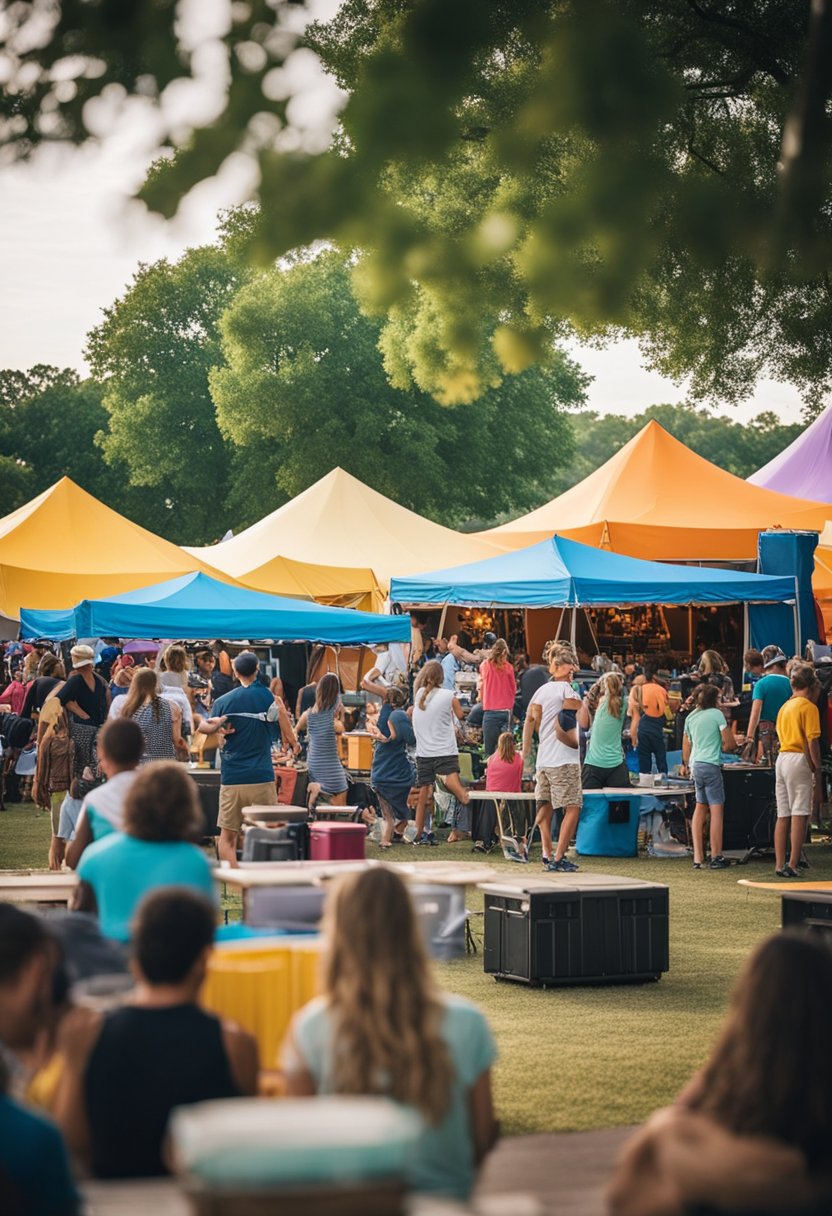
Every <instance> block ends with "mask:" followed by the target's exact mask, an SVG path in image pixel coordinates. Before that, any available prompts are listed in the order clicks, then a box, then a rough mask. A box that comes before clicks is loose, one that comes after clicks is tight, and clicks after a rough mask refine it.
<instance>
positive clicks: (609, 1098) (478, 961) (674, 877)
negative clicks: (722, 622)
mask: <svg viewBox="0 0 832 1216" xmlns="http://www.w3.org/2000/svg"><path fill="white" fill-rule="evenodd" d="M48 845H49V816H48V815H47V814H46V813H45V812H42V811H37V810H35V809H34V808H32V807H31V806H26V807H15V808H12V809H11V810H9V811H7V812H6V813H5V814H0V868H2V869H35V868H40V867H44V866H45V864H46V855H47V850H48ZM368 854H369V855H370V856H372V857H381V856H382V853H381V850H379V849H378V848H377V847H376V846H375V845H373V844H370V845H368ZM414 855H416V856H418V857H419V858H422V857H424V859H426V860H427V859H430V860H440V859H442V860H445V859H449V858H454V859H456V860H458V861H467V860H487V861H488V862H489V863H490V864H493V865H494V866H495V868H497V869H503V868H505V869H507V870H511V871H512V872H516V870H517V869H518V867H517V866H512V865H511V864H510V863H508V862H505V861H503V859H502V857H497V856H495V855H493V854H492V856H491V857H489V858H482V857H481V856H480V855H479V854H474V855H472V854H471V853H470V851H469V849H468V846H467V845H465V844H459V845H442V846H440V847H438V848H434V849H429V850H428V849H418V850H417V849H413V848H411V847H409V846H404V845H403V846H402V847H401V848H400V849H399V848H396V849H395V850H393V852H392V859H393V860H394V861H396V860H398V859H399V858H401V859H402V860H411V859H412V858H413V856H414ZM384 856H385V857H386V858H389V857H390V854H389V853H388V854H385V855H384ZM808 856H809V858H810V860H811V863H812V870H811V871H810V875H811V877H812V878H813V879H829V880H832V847H830V846H829V845H828V844H814V845H811V846H810V847H809V850H808ZM578 861H579V862H580V864H581V868H582V869H583V870H586V871H587V872H591V873H601V874H618V875H626V876H627V877H631V878H644V879H648V880H650V881H651V882H661V883H666V884H667V885H668V886H669V887H670V910H671V911H670V971H669V973H668V974H667V975H665V976H664V977H663V978H662V979H661V980H660V981H659V982H658V983H657V984H646V985H632V986H620V987H610V988H560V989H548V990H546V991H540V990H537V989H532V988H526V987H524V986H523V985H520V984H510V983H496V982H495V981H494V980H493V979H491V978H490V977H489V976H486V975H484V974H483V971H482V954H481V953H479V954H477V955H475V956H470V957H468V958H466V959H464V960H461V961H459V962H455V963H445V964H441V965H437V972H438V977H439V979H440V981H441V983H442V984H443V986H444V987H446V988H448V989H450V990H451V991H453V992H458V993H460V994H462V995H464V996H467V997H470V999H471V1000H474V1001H476V1002H477V1003H478V1004H479V1005H480V1006H482V1008H483V1009H484V1010H485V1011H486V1012H487V1014H488V1017H489V1020H490V1022H491V1026H492V1028H493V1031H494V1034H495V1037H496V1040H497V1044H498V1047H499V1050H500V1060H499V1063H498V1065H497V1067H496V1070H495V1090H496V1100H497V1105H498V1108H499V1113H500V1116H501V1118H502V1119H503V1123H504V1127H505V1129H506V1131H508V1132H514V1133H518V1132H536V1131H564V1130H584V1129H590V1128H600V1127H611V1126H614V1125H616V1124H625V1123H636V1122H638V1121H640V1120H642V1119H644V1118H645V1117H646V1116H647V1115H648V1114H649V1113H650V1112H651V1111H652V1110H654V1109H655V1108H656V1107H657V1106H661V1105H663V1104H665V1103H667V1102H668V1101H669V1100H670V1099H671V1098H672V1097H673V1096H674V1094H676V1093H677V1092H678V1090H679V1089H680V1088H681V1086H682V1085H683V1084H684V1083H685V1081H686V1080H687V1079H688V1078H689V1077H690V1075H691V1073H692V1072H693V1071H694V1070H695V1069H696V1068H697V1066H698V1065H699V1064H701V1063H702V1061H703V1060H704V1059H705V1057H706V1055H707V1053H708V1050H709V1048H710V1045H711V1043H712V1041H713V1039H714V1036H715V1034H716V1032H717V1030H718V1028H719V1026H720V1024H721V1021H722V1018H723V1014H724V1012H725V1008H726V1004H727V1000H728V993H729V990H730V987H731V984H732V983H733V980H734V978H735V976H736V974H737V972H738V970H739V968H740V966H741V964H742V961H743V959H744V958H745V956H746V955H747V954H748V952H749V950H750V949H751V948H752V946H753V945H754V944H755V943H756V942H757V941H759V940H760V938H762V937H764V936H765V935H767V934H768V933H771V932H773V931H775V930H776V929H777V928H778V926H779V920H780V901H779V899H778V898H777V896H776V895H774V894H772V893H770V892H763V891H759V892H758V891H750V892H748V891H745V890H744V889H743V888H741V887H738V886H737V879H738V878H742V877H745V878H755V879H760V880H763V881H768V880H770V879H772V878H773V866H772V865H771V864H770V863H769V862H767V861H754V862H751V863H750V865H748V866H746V867H744V868H742V869H737V868H736V867H732V868H731V869H730V870H722V871H715V872H710V871H707V870H703V871H695V870H693V869H692V867H691V865H690V862H689V861H676V860H673V861H661V860H658V859H653V858H648V857H638V858H632V859H627V860H612V859H608V858H583V859H581V858H578ZM528 872H529V876H530V877H535V876H536V875H537V874H538V873H539V867H538V866H537V865H536V864H533V865H531V866H529V867H528ZM472 907H481V897H480V896H479V894H478V893H475V894H474V895H473V897H472ZM238 908H239V904H238V903H236V902H233V901H229V903H228V908H227V911H228V913H229V916H230V917H231V918H232V919H233V918H234V916H235V915H238V914H239V913H238ZM380 931H381V926H380Z"/></svg>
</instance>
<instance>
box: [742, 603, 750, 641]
mask: <svg viewBox="0 0 832 1216" xmlns="http://www.w3.org/2000/svg"><path fill="white" fill-rule="evenodd" d="M749 632H750V630H749V621H748V602H747V601H746V602H745V603H744V604H743V606H742V652H743V654H745V652H746V650H748V647H749V646H750V645H751V643H750V641H749V637H748V635H749Z"/></svg>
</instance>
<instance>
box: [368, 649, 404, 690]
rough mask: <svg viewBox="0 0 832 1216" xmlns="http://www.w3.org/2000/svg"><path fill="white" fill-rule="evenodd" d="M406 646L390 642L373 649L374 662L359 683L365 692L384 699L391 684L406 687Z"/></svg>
mask: <svg viewBox="0 0 832 1216" xmlns="http://www.w3.org/2000/svg"><path fill="white" fill-rule="evenodd" d="M407 649H408V648H407V646H406V645H405V644H404V643H403V642H390V643H389V644H388V645H384V644H382V645H379V646H376V647H375V652H376V661H375V664H374V665H373V668H372V670H371V671H368V672H367V674H366V676H365V677H364V679H363V680H362V681H361V687H362V688H363V689H364V691H365V692H371V693H374V694H375V695H376V696H377V697H382V698H383V697H384V693H385V691H386V690H387V689H388V688H390V686H391V685H393V684H398V685H401V686H405V687H406V686H407Z"/></svg>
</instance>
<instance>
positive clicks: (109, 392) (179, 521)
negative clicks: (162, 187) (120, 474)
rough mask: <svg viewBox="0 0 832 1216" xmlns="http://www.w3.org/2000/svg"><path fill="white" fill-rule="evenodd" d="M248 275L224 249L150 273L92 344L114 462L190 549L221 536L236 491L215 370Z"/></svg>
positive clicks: (163, 525) (162, 525)
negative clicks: (222, 513) (222, 323)
mask: <svg viewBox="0 0 832 1216" xmlns="http://www.w3.org/2000/svg"><path fill="white" fill-rule="evenodd" d="M244 278H245V272H244V271H243V270H241V268H240V267H239V265H237V263H236V262H235V261H234V259H233V258H232V257H231V256H229V254H228V253H227V252H226V250H225V248H224V247H223V246H222V244H219V245H217V246H206V247H205V248H201V249H191V250H188V251H187V252H186V253H185V254H184V255H183V256H182V257H181V258H180V259H179V260H178V261H177V262H170V261H168V260H166V259H163V260H162V261H159V262H155V263H154V264H153V265H149V266H141V267H140V269H139V271H138V272H137V274H136V275H135V277H134V279H133V282H132V283H131V284H130V286H129V287H128V289H127V291H126V292H125V294H124V295H123V296H122V297H121V298H120V299H118V300H116V302H115V303H114V304H113V305H112V306H111V307H110V308H107V309H105V310H104V320H103V321H102V323H101V324H100V325H99V326H97V328H95V329H94V330H93V331H92V332H91V333H90V335H89V337H88V343H87V358H88V360H89V363H90V367H91V369H92V372H93V375H94V376H95V377H96V378H97V379H98V380H99V381H100V382H101V384H102V385H103V389H104V397H103V404H104V408H105V410H106V412H107V415H108V425H107V427H106V428H104V429H103V430H102V433H101V437H100V442H101V446H102V448H103V451H104V454H105V457H106V459H107V460H108V461H109V462H111V463H112V464H115V465H118V464H122V465H124V466H125V467H126V469H127V471H128V475H129V480H130V483H131V485H132V486H136V487H143V488H144V489H145V491H146V492H147V496H148V497H151V496H152V497H153V499H155V504H156V505H155V510H154V511H153V512H152V516H153V519H154V524H153V525H149V526H155V528H156V529H157V530H161V531H163V532H164V533H165V534H166V535H168V536H169V537H171V538H172V539H174V540H176V541H178V542H180V543H186V542H190V543H197V542H198V541H200V540H203V539H209V538H210V537H212V536H213V520H214V518H215V516H216V512H217V509H218V507H222V505H223V503H224V500H225V495H226V492H227V474H228V465H229V453H228V452H227V450H226V446H225V444H224V442H223V439H222V436H221V435H220V432H219V430H218V428H217V424H216V419H215V416H214V406H213V402H212V401H211V395H210V392H209V388H208V373H209V371H210V369H211V367H212V366H213V365H214V364H215V363H216V362H217V361H218V359H219V344H218V331H217V324H218V321H219V318H220V316H221V315H222V313H223V311H224V310H225V308H226V307H227V306H228V304H229V303H230V302H231V300H232V299H233V297H234V294H235V292H236V291H237V289H238V287H239V286H240V284H241V282H243V281H244Z"/></svg>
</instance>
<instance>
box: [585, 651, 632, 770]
mask: <svg viewBox="0 0 832 1216" xmlns="http://www.w3.org/2000/svg"><path fill="white" fill-rule="evenodd" d="M626 715H627V702H626V700H625V698H624V681H623V679H622V677H621V675H620V674H619V672H617V671H609V672H607V674H606V675H605V676H601V679H600V680H598V681H597V683H595V684H593V686H592V688H590V690H589V692H588V693H587V694H586V696H585V697H584V699H583V701H582V702H581V708H580V709H579V710H578V725H579V726H580V727H581V728H582V729H583V730H590V728H591V734H590V736H589V745H588V747H587V749H586V758H585V760H584V768H583V774H582V776H581V785H582V787H583V788H584V789H585V790H602V789H604V787H605V786H612V787H618V788H621V789H626V787H627V786H628V785H629V784H630V770H629V769H628V768H627V765H626V763H625V762H624V748H623V746H622V743H621V734H622V731H623V730H624V718H625V717H626Z"/></svg>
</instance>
